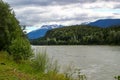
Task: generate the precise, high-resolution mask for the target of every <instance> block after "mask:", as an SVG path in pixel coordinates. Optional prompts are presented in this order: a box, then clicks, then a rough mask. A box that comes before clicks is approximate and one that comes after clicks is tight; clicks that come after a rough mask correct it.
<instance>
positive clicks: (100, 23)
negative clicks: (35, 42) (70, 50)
mask: <svg viewBox="0 0 120 80" xmlns="http://www.w3.org/2000/svg"><path fill="white" fill-rule="evenodd" d="M81 25H90V26H96V27H101V28H106V27H110V26H114V25H120V19H100V20H97V21H94V22H89V23H88V22H86V23H83V24H81ZM62 27H64V26H62V25H57V24H53V25H43V26H42V27H41V28H39V29H37V30H34V31H31V32H29V33H28V34H27V36H28V39H37V38H41V37H44V36H45V34H46V32H47V31H49V30H52V29H55V28H62Z"/></svg>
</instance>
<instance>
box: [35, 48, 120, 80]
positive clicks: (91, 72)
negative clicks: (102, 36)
mask: <svg viewBox="0 0 120 80" xmlns="http://www.w3.org/2000/svg"><path fill="white" fill-rule="evenodd" d="M33 48H34V50H35V51H36V52H38V51H41V50H42V49H43V48H44V49H45V48H46V51H47V53H48V55H49V56H50V57H53V58H55V59H57V60H58V62H59V64H61V65H62V66H63V65H67V64H70V63H72V64H73V65H75V66H76V67H79V68H80V69H82V70H81V71H82V72H83V73H84V74H86V76H87V77H88V80H114V76H115V75H120V62H119V61H120V46H33Z"/></svg>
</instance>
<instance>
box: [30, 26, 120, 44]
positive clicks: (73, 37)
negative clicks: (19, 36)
mask: <svg viewBox="0 0 120 80" xmlns="http://www.w3.org/2000/svg"><path fill="white" fill-rule="evenodd" d="M31 44H34V45H88V44H97V45H103V44H110V45H111V44H112V45H120V26H113V27H109V28H99V27H92V26H87V25H76V26H68V27H64V28H58V29H53V30H50V31H48V32H47V33H46V35H45V37H43V38H39V39H36V40H31Z"/></svg>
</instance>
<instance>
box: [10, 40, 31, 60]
mask: <svg viewBox="0 0 120 80" xmlns="http://www.w3.org/2000/svg"><path fill="white" fill-rule="evenodd" d="M9 52H10V53H11V55H12V56H13V59H14V60H15V61H20V60H27V59H28V58H29V57H30V56H31V55H32V50H31V47H30V44H29V42H28V40H26V39H23V38H16V39H15V40H13V41H12V44H11V46H10V47H9Z"/></svg>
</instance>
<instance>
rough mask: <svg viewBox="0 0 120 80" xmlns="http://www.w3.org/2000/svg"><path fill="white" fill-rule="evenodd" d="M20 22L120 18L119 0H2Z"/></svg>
mask: <svg viewBox="0 0 120 80" xmlns="http://www.w3.org/2000/svg"><path fill="white" fill-rule="evenodd" d="M4 1H5V2H7V3H9V4H10V6H11V7H12V8H13V10H14V11H15V13H16V17H17V19H18V20H19V21H20V24H22V25H27V26H38V27H39V26H41V25H43V24H62V25H75V24H81V23H83V22H89V21H95V20H98V19H105V18H120V0H4Z"/></svg>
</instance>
